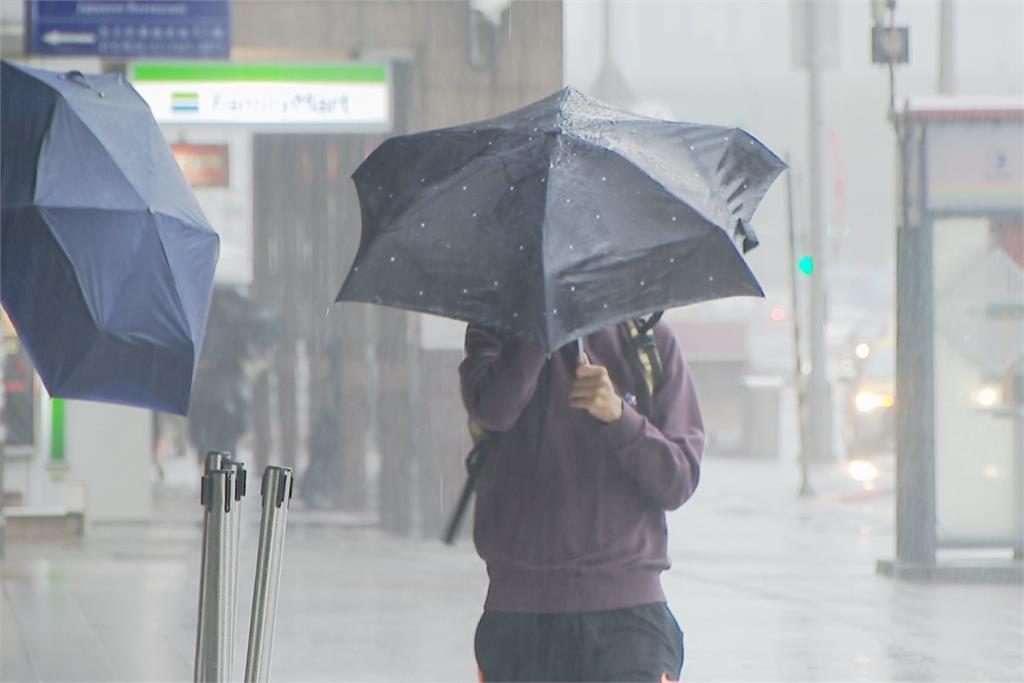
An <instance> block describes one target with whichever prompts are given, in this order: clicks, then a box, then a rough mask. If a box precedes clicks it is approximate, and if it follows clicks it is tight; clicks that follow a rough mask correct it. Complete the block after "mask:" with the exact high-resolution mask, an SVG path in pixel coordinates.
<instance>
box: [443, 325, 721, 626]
mask: <svg viewBox="0 0 1024 683" xmlns="http://www.w3.org/2000/svg"><path fill="white" fill-rule="evenodd" d="M654 334H655V338H656V340H657V345H658V352H659V355H660V358H661V359H662V365H663V367H664V380H663V382H662V385H661V387H660V388H659V390H658V391H657V392H656V393H655V396H654V407H653V410H652V414H651V416H650V418H646V417H644V416H643V415H641V414H640V413H638V412H637V411H636V410H635V409H634V408H632V407H631V406H630V405H628V404H627V403H626V402H625V401H623V406H622V407H623V412H622V417H621V418H620V419H619V420H617V421H615V422H612V423H609V424H604V423H602V422H600V421H599V420H597V419H595V418H594V417H592V416H591V415H590V414H589V413H588V412H586V411H585V410H579V409H576V408H573V407H571V406H570V405H569V394H570V390H571V388H572V384H573V381H574V379H575V371H576V365H577V358H576V348H575V345H571V346H569V347H565V348H563V349H562V350H561V351H559V352H557V353H554V354H552V355H551V356H550V358H549V357H548V356H547V355H546V354H545V353H544V352H543V351H542V350H541V349H540V348H538V347H536V346H533V345H530V344H528V343H526V342H521V341H517V340H513V339H507V338H503V337H497V336H495V335H492V334H490V333H488V332H485V331H483V330H481V329H480V328H477V327H473V326H470V327H469V329H467V331H466V359H465V360H464V361H463V363H462V365H461V366H460V368H459V374H460V376H461V380H462V396H463V401H464V402H465V404H466V409H467V411H468V412H469V415H470V416H471V417H472V418H473V419H474V420H476V422H477V423H479V424H480V425H481V426H482V427H484V428H485V429H487V430H490V431H492V432H497V434H496V435H495V436H494V437H492V438H494V439H495V441H494V443H493V444H491V446H490V450H489V452H488V457H487V462H486V463H485V464H484V467H483V471H482V473H481V475H480V480H479V482H478V485H477V498H476V518H475V528H474V532H473V536H474V541H475V543H476V548H477V552H478V553H479V554H480V557H482V558H483V559H484V561H485V562H486V563H487V573H488V575H489V576H490V589H489V591H488V593H487V601H486V603H485V609H488V610H495V611H502V612H548V613H550V612H587V611H595V610H607V609H617V608H621V607H631V606H634V605H642V604H646V603H652V602H662V601H664V599H665V596H664V593H663V592H662V590H661V579H660V575H661V572H663V571H665V570H666V569H668V568H669V566H670V563H669V559H668V553H667V549H666V544H667V530H666V525H665V511H666V510H674V509H676V508H678V507H679V506H680V505H682V504H683V503H684V502H686V500H687V499H688V498H689V497H690V496H691V495H692V494H693V491H694V489H695V488H696V487H697V479H698V475H699V473H700V457H701V452H702V450H703V447H704V428H703V424H702V422H701V417H700V409H699V407H698V405H697V396H696V393H695V392H694V388H693V382H692V381H691V378H690V374H689V372H688V370H687V367H686V363H685V362H684V361H683V358H682V356H681V355H680V353H679V349H678V347H677V345H676V340H675V337H673V335H672V333H671V331H669V329H668V328H667V327H666V326H664V325H662V324H659V325H658V326H657V327H656V328H655V330H654ZM620 335H621V332H620V328H619V327H609V328H607V329H605V330H602V331H600V332H597V333H594V334H592V335H590V336H588V337H586V339H585V340H584V348H585V351H586V353H587V355H588V356H589V358H590V361H591V363H593V364H595V365H603V366H605V367H606V368H607V369H608V372H609V374H610V375H611V379H612V382H613V383H614V384H615V387H616V390H617V392H618V394H619V396H625V395H626V393H627V392H628V393H632V394H638V393H639V392H638V388H637V384H638V383H637V379H638V378H635V377H634V376H633V372H632V371H631V370H630V366H629V364H628V360H627V358H626V357H625V356H624V355H623V354H624V353H633V352H632V351H630V350H628V349H624V348H623V347H624V344H623V339H622V337H621V336H620ZM641 381H642V380H641Z"/></svg>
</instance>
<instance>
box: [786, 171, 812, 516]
mask: <svg viewBox="0 0 1024 683" xmlns="http://www.w3.org/2000/svg"><path fill="white" fill-rule="evenodd" d="M786 165H790V162H789V155H786ZM790 167H791V166H790ZM786 213H787V218H788V222H789V284H790V289H791V292H792V296H791V301H792V306H793V313H792V319H793V323H792V329H793V363H794V371H793V379H794V381H795V384H796V409H797V420H798V434H797V455H798V457H799V462H800V491H799V495H801V496H810V495H813V494H814V491H813V490H812V489H811V483H810V481H809V478H808V476H807V448H808V445H809V444H810V439H808V437H807V382H806V381H805V378H804V360H803V352H802V350H801V348H800V317H801V314H802V312H803V311H802V309H801V308H800V296H799V280H798V279H797V275H796V270H797V264H796V226H795V225H794V223H795V221H794V219H793V173H792V172H789V173H786Z"/></svg>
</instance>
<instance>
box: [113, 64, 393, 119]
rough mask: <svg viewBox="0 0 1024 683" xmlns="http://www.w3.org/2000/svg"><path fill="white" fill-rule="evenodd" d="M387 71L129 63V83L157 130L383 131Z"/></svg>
mask: <svg viewBox="0 0 1024 683" xmlns="http://www.w3.org/2000/svg"><path fill="white" fill-rule="evenodd" d="M389 75H390V70H389V68H388V67H387V66H386V65H377V64H302V65H300V64H293V65H279V64H241V63H227V64H226V63H188V62H183V63H176V64H172V63H165V62H155V63H149V64H142V63H136V64H133V65H131V67H130V69H129V78H130V80H131V81H132V85H134V86H135V89H136V90H138V92H139V94H140V95H142V97H143V98H144V99H145V100H146V102H147V103H149V106H150V109H152V110H153V116H154V117H155V118H156V120H157V121H158V122H160V123H162V124H174V125H242V126H255V127H269V128H274V129H283V130H287V129H289V128H307V129H308V128H328V129H336V128H338V127H346V128H352V129H358V130H360V131H381V132H386V131H388V130H390V128H391V92H390V78H389Z"/></svg>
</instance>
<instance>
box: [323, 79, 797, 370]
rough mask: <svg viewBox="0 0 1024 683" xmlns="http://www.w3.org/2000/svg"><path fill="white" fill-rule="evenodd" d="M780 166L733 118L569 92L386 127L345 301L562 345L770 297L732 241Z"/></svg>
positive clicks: (362, 178) (748, 238) (364, 198)
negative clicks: (647, 321)
mask: <svg viewBox="0 0 1024 683" xmlns="http://www.w3.org/2000/svg"><path fill="white" fill-rule="evenodd" d="M784 168H785V164H784V163H783V162H782V161H781V160H780V159H779V158H778V157H777V156H776V155H775V154H773V153H772V152H771V151H769V150H768V149H767V148H766V147H765V146H764V145H762V144H761V143H760V142H758V141H757V140H756V139H754V138H753V137H752V136H750V135H749V134H747V133H745V132H743V131H742V130H738V129H736V128H723V127H720V126H706V125H697V124H691V123H676V122H670V121H662V120H658V119H651V118H647V117H643V116H639V115H636V114H630V113H628V112H624V111H620V110H617V109H613V108H611V107H609V106H607V105H604V104H602V103H600V102H597V101H595V100H593V99H590V98H588V97H586V96H584V95H582V94H580V93H579V92H577V91H576V90H573V89H572V88H566V89H564V90H562V91H560V92H558V93H555V94H554V95H551V96H550V97H547V98H545V99H543V100H541V101H539V102H537V103H535V104H532V105H530V106H527V107H525V108H523V109H520V110H518V111H515V112H512V113H510V114H507V115H504V116H501V117H498V118H495V119H491V120H488V121H482V122H479V123H473V124H468V125H463V126H456V127H454V128H447V129H444V130H437V131H428V132H424V133H418V134H413V135H405V136H399V137H394V138H391V139H389V140H387V141H385V142H384V143H383V144H382V145H381V146H380V147H378V148H377V149H376V150H375V151H374V152H373V153H372V154H371V155H370V156H369V157H368V158H367V159H366V161H364V162H363V164H362V165H360V167H359V168H358V169H357V170H356V172H355V173H354V174H353V176H352V177H353V180H354V181H355V184H356V189H357V191H358V194H359V201H360V205H361V207H362V223H363V232H362V241H361V244H360V247H359V251H358V253H357V255H356V259H355V262H354V263H353V267H352V269H351V271H350V273H349V275H348V277H347V279H346V280H345V283H344V285H343V286H342V288H341V291H340V293H339V294H338V297H337V300H339V301H341V300H349V301H362V302H369V303H377V304H384V305H388V306H396V307H399V308H405V309H410V310H415V311H423V312H427V313H433V314H437V315H442V316H447V317H450V318H455V319H458V320H465V321H468V322H473V323H476V324H479V325H483V326H485V327H488V328H490V329H492V330H495V331H499V332H504V333H508V334H513V335H516V336H519V337H522V338H525V339H528V340H531V341H533V342H534V343H536V344H539V345H540V346H543V347H545V348H546V349H548V350H549V351H552V350H554V349H556V348H559V347H560V346H562V345H564V344H565V343H566V342H568V341H570V340H572V339H574V338H577V337H580V336H582V335H585V334H587V333H589V332H592V331H594V330H597V329H600V328H602V327H605V326H606V325H609V324H614V323H616V322H620V321H622V320H626V319H628V318H631V317H635V316H638V315H641V314H643V313H646V312H650V311H654V310H661V309H665V308H670V307H673V306H681V305H684V304H689V303H693V302H697V301H704V300H708V299H715V298H721V297H726V296H735V295H753V296H763V292H762V290H761V287H760V285H759V284H758V282H757V280H756V279H755V278H754V275H753V274H752V273H751V271H750V269H749V268H748V267H747V264H746V262H745V261H744V259H743V256H742V254H741V253H740V250H739V248H738V247H737V244H736V241H739V242H740V244H741V245H742V246H743V248H744V249H750V248H752V247H753V246H755V245H756V244H757V239H756V237H755V236H754V233H753V231H752V230H751V229H750V226H749V221H750V218H751V216H752V214H753V213H754V210H755V208H756V207H757V205H758V203H759V202H760V200H761V198H762V197H763V196H764V194H765V192H766V191H767V189H768V187H769V186H770V185H771V183H772V181H773V180H774V179H775V178H776V177H777V176H778V174H779V173H781V172H782V170H783V169H784Z"/></svg>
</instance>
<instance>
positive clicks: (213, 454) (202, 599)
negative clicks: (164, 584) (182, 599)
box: [192, 451, 227, 683]
mask: <svg viewBox="0 0 1024 683" xmlns="http://www.w3.org/2000/svg"><path fill="white" fill-rule="evenodd" d="M226 456H227V453H225V452H223V451H209V452H207V454H206V461H205V462H204V463H203V465H204V466H203V476H202V479H201V481H200V494H199V503H200V504H201V505H202V506H203V508H204V513H203V544H202V547H201V548H200V553H201V556H200V560H199V609H198V611H197V612H198V616H197V619H196V661H195V666H194V669H193V672H192V673H193V679H194V680H195V681H196V682H197V683H198V682H199V681H203V680H205V677H204V675H203V671H202V662H203V606H204V605H205V603H206V593H207V591H206V546H207V541H208V538H209V531H210V530H209V524H208V522H207V519H208V518H207V515H206V513H205V508H206V487H207V479H206V478H207V477H208V476H209V475H210V472H212V471H214V470H219V469H222V468H223V465H224V458H225V457H226Z"/></svg>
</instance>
